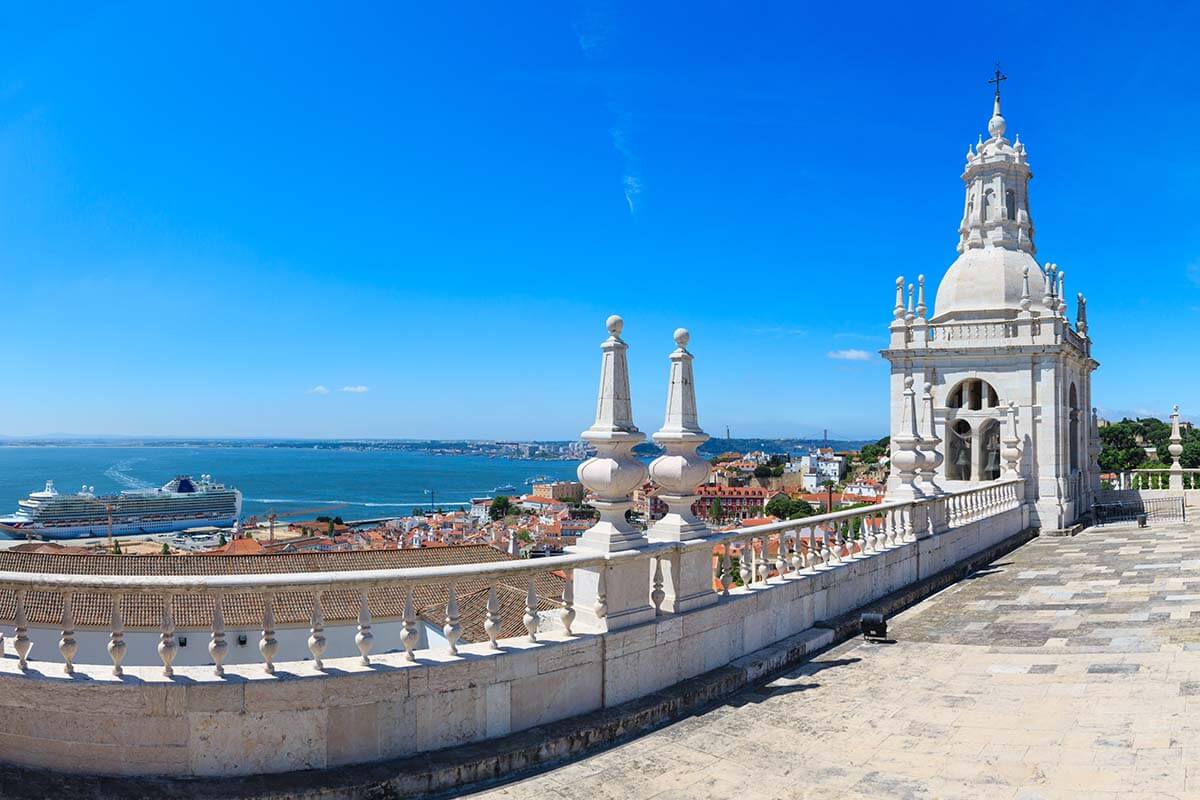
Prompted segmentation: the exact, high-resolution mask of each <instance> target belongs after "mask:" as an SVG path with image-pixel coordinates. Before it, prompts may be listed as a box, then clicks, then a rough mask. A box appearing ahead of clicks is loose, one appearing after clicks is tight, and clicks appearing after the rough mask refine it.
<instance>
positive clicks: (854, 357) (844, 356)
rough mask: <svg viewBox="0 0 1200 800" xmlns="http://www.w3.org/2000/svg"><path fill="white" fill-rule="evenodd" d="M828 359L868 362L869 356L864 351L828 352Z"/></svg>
mask: <svg viewBox="0 0 1200 800" xmlns="http://www.w3.org/2000/svg"><path fill="white" fill-rule="evenodd" d="M826 355H828V356H829V357H830V358H836V359H838V360H839V361H870V360H871V354H870V353H868V352H867V351H866V350H830V351H829V352H828V353H826Z"/></svg>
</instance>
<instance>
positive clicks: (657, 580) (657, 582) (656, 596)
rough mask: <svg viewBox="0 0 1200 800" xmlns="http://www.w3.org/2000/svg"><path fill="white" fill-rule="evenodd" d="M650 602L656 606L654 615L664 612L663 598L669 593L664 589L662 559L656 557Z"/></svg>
mask: <svg viewBox="0 0 1200 800" xmlns="http://www.w3.org/2000/svg"><path fill="white" fill-rule="evenodd" d="M651 585H652V588H651V592H650V603H651V604H652V605H653V606H654V616H656V617H657V616H658V615H659V614H661V613H662V602H663V598H665V597H666V596H667V593H666V592H664V591H663V572H662V559H661V558H658V557H655V559H654V577H653V578H652V579H651Z"/></svg>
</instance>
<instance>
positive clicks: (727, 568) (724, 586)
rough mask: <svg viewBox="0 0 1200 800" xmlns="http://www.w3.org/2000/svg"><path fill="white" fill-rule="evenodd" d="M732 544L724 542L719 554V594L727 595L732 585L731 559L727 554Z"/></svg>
mask: <svg viewBox="0 0 1200 800" xmlns="http://www.w3.org/2000/svg"><path fill="white" fill-rule="evenodd" d="M731 547H732V545H731V544H730V543H729V542H725V546H724V547H723V548H722V549H723V550H724V553H722V555H721V594H722V595H723V596H725V597H729V587H730V586H732V585H733V559H732V558H731V557H730V555H729V550H730V548H731Z"/></svg>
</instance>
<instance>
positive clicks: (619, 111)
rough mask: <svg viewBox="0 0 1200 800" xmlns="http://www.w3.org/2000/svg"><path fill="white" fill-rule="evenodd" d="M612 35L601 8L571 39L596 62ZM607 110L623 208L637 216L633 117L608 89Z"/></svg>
mask: <svg viewBox="0 0 1200 800" xmlns="http://www.w3.org/2000/svg"><path fill="white" fill-rule="evenodd" d="M615 31H616V25H615V24H613V22H612V21H611V18H610V13H609V9H608V8H607V7H606V6H605V5H603V4H601V5H598V6H594V7H592V8H590V9H588V10H586V11H585V12H584V18H583V19H582V20H580V21H579V22H578V23H577V24H576V25H575V39H576V41H578V42H579V50H580V51H581V52H582V53H583V56H584V58H586V59H588V60H589V61H593V62H600V61H602V60H603V57H604V55H605V53H606V51H607V49H608V42H609V39H610V38H611V37H612V35H613V33H614V32H615ZM606 93H607V95H608V107H609V110H610V111H611V112H612V113H613V115H614V116H615V117H616V121H615V122H614V123H613V125H612V126H611V127H610V128H609V129H608V136H609V139H611V140H612V145H613V149H614V150H616V151H617V153H618V154H620V156H621V160H622V162H623V163H622V170H621V191H622V193H623V194H624V195H625V205H626V206H627V207H628V208H629V213H630V214H631V215H634V214H637V212H638V208H639V207H640V205H641V195H642V173H641V168H640V166H639V164H638V158H637V154H636V153H634V150H633V146H632V145H631V143H630V139H631V137H632V131H633V115H632V114H631V113H630V112H629V110H628V109H627V108H626V104H625V103H624V102H621V101H620V100H619V99H618V98H617V92H615V91H613V88H612V87H611V86H610V87H608V88H607V91H606Z"/></svg>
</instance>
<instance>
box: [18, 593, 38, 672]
mask: <svg viewBox="0 0 1200 800" xmlns="http://www.w3.org/2000/svg"><path fill="white" fill-rule="evenodd" d="M13 626H14V630H13V650H16V651H17V667H18V668H19V669H21V670H26V669H28V668H29V664H28V661H29V651H30V650H32V649H33V642H32V641H30V639H29V620H28V619H26V618H25V590H24V589H18V590H17V615H16V618H15V619H14V620H13Z"/></svg>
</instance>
